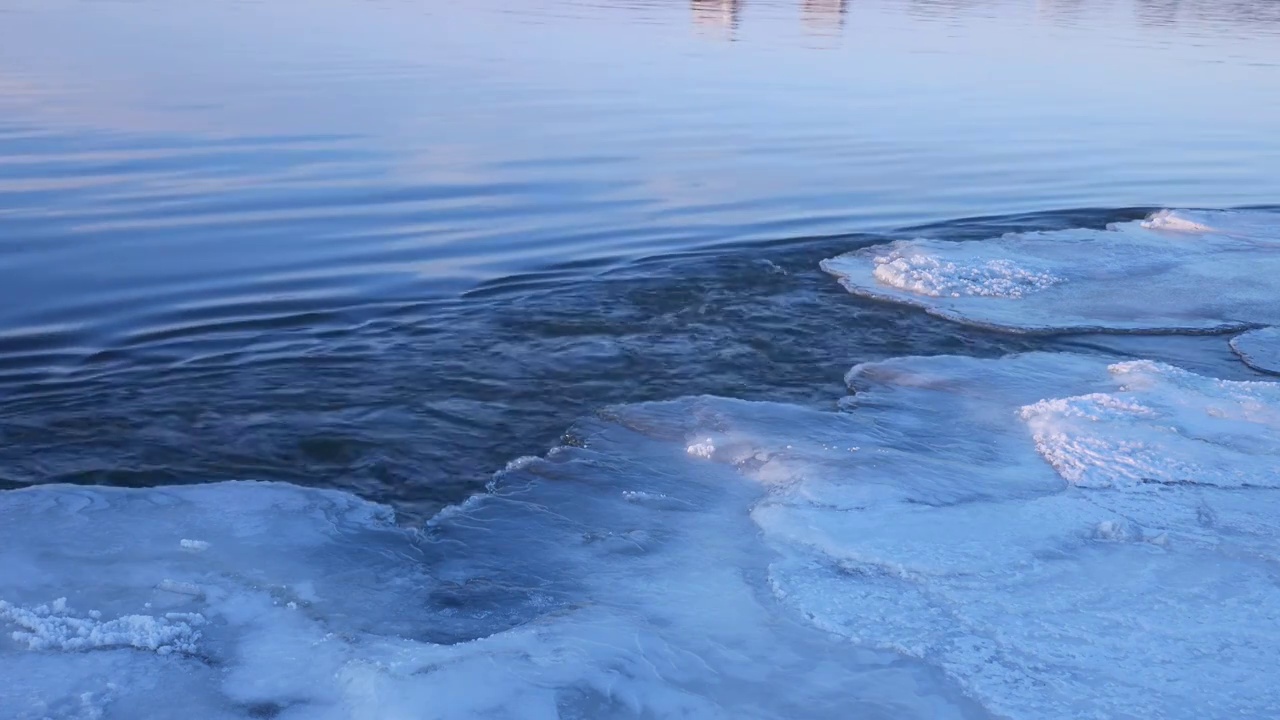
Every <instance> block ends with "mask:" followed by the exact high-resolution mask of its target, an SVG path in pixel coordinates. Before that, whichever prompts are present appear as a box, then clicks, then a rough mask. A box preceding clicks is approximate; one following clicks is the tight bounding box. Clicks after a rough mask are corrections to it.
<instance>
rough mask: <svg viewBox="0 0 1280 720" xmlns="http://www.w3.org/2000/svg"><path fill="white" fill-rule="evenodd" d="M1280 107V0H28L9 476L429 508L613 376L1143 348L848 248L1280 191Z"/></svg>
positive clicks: (719, 385)
mask: <svg viewBox="0 0 1280 720" xmlns="http://www.w3.org/2000/svg"><path fill="white" fill-rule="evenodd" d="M1277 128H1280V4H1277V3H1275V2H1272V1H1270V0H1254V1H1248V0H1237V1H1235V2H1210V1H1209V0H1189V1H1185V2H1179V1H1178V0H1165V1H1161V2H1153V1H1146V0H1116V1H1114V2H1105V1H1103V0H1096V1H1095V0H1052V1H1050V0H1038V1H1036V2H1031V1H1027V2H1013V1H1007V2H1001V1H991V2H976V1H975V2H966V1H964V0H948V1H940V0H938V1H931V2H925V1H924V0H914V1H908V0H851V1H849V2H842V1H841V0H825V1H824V0H803V1H800V0H786V1H783V0H747V1H745V2H732V1H730V0H721V1H703V0H694V1H693V2H677V1H675V0H671V1H666V2H657V1H647V0H646V1H642V0H631V1H629V2H617V3H602V2H581V1H571V0H562V1H557V0H531V1H529V2H507V3H502V2H494V1H490V0H480V1H479V2H472V3H448V2H392V1H390V0H387V1H382V2H368V1H364V2H357V1H356V0H316V1H315V2H306V3H304V2H292V1H290V2H248V1H246V2H234V3H230V2H229V3H196V2H154V1H147V0H138V1H128V0H119V1H113V2H89V1H87V0H86V1H71V0H12V1H11V2H8V3H6V4H5V6H4V8H3V9H0V484H3V485H4V486H9V487H12V486H22V485H27V484H34V483H47V482H64V481H69V482H80V483H108V484H121V485H151V484H161V483H175V482H179V483H181V482H204V481H211V480H222V479H231V478H259V479H277V480H288V481H291V482H296V483H302V484H310V485H324V486H336V487H342V488H346V489H351V490H354V491H356V492H358V493H360V494H361V495H363V496H365V497H369V498H372V499H375V500H380V501H387V502H392V503H394V504H395V505H396V506H397V507H398V508H399V509H400V510H402V511H403V512H404V516H405V517H406V518H408V519H409V520H410V521H413V520H416V519H420V518H422V517H424V516H426V515H429V514H430V513H431V512H433V511H434V510H435V509H437V508H438V507H439V506H440V504H441V503H445V502H451V501H455V500H457V499H458V498H460V497H463V496H465V495H466V494H467V493H469V492H472V491H474V490H475V489H476V488H478V487H480V486H481V485H482V484H483V482H484V481H485V480H486V479H487V478H488V477H489V476H490V474H491V473H492V472H493V471H494V470H496V469H498V468H500V467H502V465H503V464H504V463H505V462H507V461H508V460H510V459H511V458H514V457H516V456H519V455H525V454H530V453H536V452H539V451H541V450H544V449H545V448H546V447H547V446H548V445H549V444H552V443H554V442H555V441H556V440H557V438H558V437H559V435H560V433H561V432H562V431H563V430H564V429H565V428H566V427H569V426H570V425H571V424H572V422H573V421H574V420H575V419H576V418H578V417H581V416H582V415H584V414H587V413H590V412H592V411H594V410H596V409H598V408H600V407H602V406H605V405H608V404H610V403H618V402H633V401H639V400H648V399H658V398H667V397H677V396H683V395H689V394H698V393H714V394H720V395H728V396H737V397H749V398H760V399H774V400H786V401H791V402H801V403H818V404H821V403H828V404H829V403H830V402H831V398H832V397H835V396H837V395H838V394H839V393H841V392H844V390H843V389H842V388H843V384H842V382H841V376H842V374H843V373H844V371H845V370H847V369H848V367H849V366H850V365H852V364H853V363H855V362H859V361H864V360H871V359H879V358H885V357H892V356H897V355H903V354H912V353H916V354H934V353H940V352H958V353H964V354H979V355H982V354H999V353H1004V352H1009V351H1014V350H1023V349H1031V348H1036V347H1046V346H1071V347H1074V348H1077V349H1078V348H1080V347H1086V346H1087V347H1090V348H1094V349H1097V350H1098V351H1099V352H1113V353H1118V354H1124V353H1127V352H1130V351H1131V349H1132V348H1130V347H1128V346H1124V345H1123V343H1119V344H1117V342H1115V341H1109V340H1105V339H1097V338H1069V337H1056V338H1055V337H1050V338H1019V337H1013V336H1000V335H994V334H988V333H984V332H979V331H974V330H971V329H964V328H958V327H956V326H952V325H949V324H946V323H944V322H942V321H940V320H936V319H933V318H930V317H928V316H925V315H923V314H922V313H919V312H915V311H911V310H907V309H902V308H896V307H889V306H884V305H879V304H876V303H873V302H870V301H865V300H859V299H856V298H853V297H850V296H849V295H847V294H846V293H844V292H843V290H841V289H840V288H839V287H838V286H837V285H836V284H835V283H834V282H833V281H832V280H831V279H830V278H829V277H827V276H825V275H823V274H822V273H820V272H819V271H818V268H817V263H818V261H819V260H821V259H822V258H825V257H830V256H832V255H834V254H837V253H839V252H843V251H846V250H850V249H854V248H856V247H859V246H860V245H864V244H868V243H872V242H878V241H883V240H886V239H891V238H897V237H904V236H910V235H916V234H929V235H936V236H939V237H947V238H956V239H965V238H980V237H989V236H991V235H994V234H999V233H1001V232H1006V231H1019V230H1027V229H1035V228H1045V229H1054V228H1063V227H1080V226H1098V227H1100V226H1102V225H1104V224H1105V223H1107V222H1111V221H1116V220H1125V219H1133V218H1138V217H1142V216H1143V215H1144V214H1145V213H1146V212H1148V211H1149V210H1151V209H1153V208H1158V207H1173V206H1193V207H1235V206H1245V205H1274V204H1276V203H1277V202H1280V133H1277V132H1276V129H1277ZM1142 352H1143V353H1144V354H1146V355H1151V354H1152V353H1153V352H1155V351H1154V350H1153V349H1152V348H1151V347H1146V346H1144V347H1143V349H1142ZM1159 353H1163V354H1164V355H1170V354H1173V355H1179V357H1181V358H1183V359H1184V360H1186V362H1188V363H1194V362H1195V361H1196V360H1195V359H1196V358H1202V357H1205V356H1206V355H1208V356H1213V355H1214V354H1218V353H1220V354H1222V355H1224V356H1225V354H1226V353H1227V350H1226V349H1225V345H1224V344H1223V343H1221V342H1220V341H1215V343H1212V344H1209V343H1201V342H1200V341H1199V340H1196V339H1190V338H1188V339H1182V340H1178V341H1176V342H1175V341H1169V342H1168V343H1166V344H1163V345H1161V347H1160V349H1159ZM1241 372H1244V370H1241Z"/></svg>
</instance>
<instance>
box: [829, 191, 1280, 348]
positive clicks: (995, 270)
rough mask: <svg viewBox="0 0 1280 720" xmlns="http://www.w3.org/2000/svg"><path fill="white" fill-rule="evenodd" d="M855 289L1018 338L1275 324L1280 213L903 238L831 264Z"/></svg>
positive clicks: (1198, 214)
mask: <svg viewBox="0 0 1280 720" xmlns="http://www.w3.org/2000/svg"><path fill="white" fill-rule="evenodd" d="M822 268H823V269H824V270H826V271H827V272H828V273H831V274H832V275H834V276H836V277H837V278H838V279H839V280H840V282H841V283H842V284H843V285H844V286H845V288H847V289H848V290H849V291H850V292H852V293H854V294H856V295H860V296H864V297H869V298H875V299H880V300H887V301H892V302H898V303H903V304H907V305H913V306H916V307H920V308H923V309H925V310H926V311H928V312H930V313H933V314H935V315H938V316H941V317H944V318H948V319H950V320H954V321H957V322H962V323H968V324H973V325H978V326H983V327H990V328H996V329H1001V330H1007V331H1013V332H1052V331H1123V332H1178V331H1181V332H1222V331H1230V330H1240V329H1248V328H1251V327H1256V326H1260V325H1273V324H1280V302H1276V298H1277V296H1280V213H1275V212H1267V211H1261V210H1249V211H1244V210H1239V211H1228V210H1218V211H1185V210H1177V211H1173V210H1163V211H1160V212H1158V213H1155V214H1153V215H1152V216H1151V217H1150V218H1148V219H1147V220H1144V221H1138V222H1128V223H1117V224H1113V225H1111V226H1109V227H1107V228H1106V229H1101V230H1094V229H1074V230H1061V231H1052V232H1028V233H1013V234H1008V235H1004V236H1002V237H998V238H992V239H988V240H980V241H966V242H950V241H947V240H937V239H916V240H898V241H895V242H892V243H889V244H887V245H878V246H873V247H868V248H864V249H862V250H858V251H856V252H853V253H850V254H847V255H841V256H838V257H834V258H830V259H827V260H824V261H823V262H822Z"/></svg>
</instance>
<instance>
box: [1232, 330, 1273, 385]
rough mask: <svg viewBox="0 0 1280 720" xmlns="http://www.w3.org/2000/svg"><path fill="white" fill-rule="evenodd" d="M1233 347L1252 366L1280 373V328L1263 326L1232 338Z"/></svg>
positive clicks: (1264, 370)
mask: <svg viewBox="0 0 1280 720" xmlns="http://www.w3.org/2000/svg"><path fill="white" fill-rule="evenodd" d="M1231 349H1232V350H1234V351H1235V353H1236V354H1237V355H1239V356H1240V359H1241V360H1243V361H1244V362H1245V364H1246V365H1248V366H1249V367H1251V368H1255V369H1257V370H1261V371H1263V372H1269V373H1276V374H1280V328H1261V329H1259V330H1251V331H1249V332H1247V333H1242V334H1240V335H1237V336H1235V337H1234V338H1232V339H1231Z"/></svg>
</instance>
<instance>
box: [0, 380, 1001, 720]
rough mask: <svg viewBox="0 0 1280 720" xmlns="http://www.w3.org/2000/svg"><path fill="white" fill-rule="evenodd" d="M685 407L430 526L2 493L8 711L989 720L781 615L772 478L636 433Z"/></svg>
mask: <svg viewBox="0 0 1280 720" xmlns="http://www.w3.org/2000/svg"><path fill="white" fill-rule="evenodd" d="M686 409H687V406H683V405H680V406H665V407H664V406H659V407H654V408H637V409H634V410H632V409H626V410H624V412H625V420H624V418H623V417H622V416H620V417H619V422H613V423H606V422H600V423H588V424H587V425H584V426H582V428H581V432H584V433H587V432H589V433H591V434H592V436H593V439H592V441H591V444H592V445H593V446H594V447H595V448H596V449H579V448H569V449H564V450H561V451H558V452H556V453H553V454H552V455H551V456H550V457H549V458H548V459H545V460H542V459H527V460H525V461H523V462H520V463H515V464H513V466H512V468H511V469H510V470H509V471H507V472H505V473H503V474H501V475H500V477H499V478H498V479H497V480H496V481H495V488H494V490H493V492H492V493H490V494H488V495H485V496H482V497H479V498H475V499H473V500H471V501H469V502H467V503H465V504H463V505H462V506H459V507H457V508H454V509H453V510H452V511H450V512H449V513H446V514H444V515H443V516H441V517H439V518H437V520H436V521H434V522H433V523H432V524H431V525H430V526H429V527H428V528H426V529H425V530H424V531H422V532H417V531H411V530H406V529H402V528H399V527H396V526H395V525H394V523H392V522H391V517H390V515H389V513H388V512H387V510H386V509H385V508H382V507H379V506H376V505H372V504H369V503H365V502H362V501H360V500H358V499H356V498H353V497H351V496H348V495H344V494H341V493H337V492H326V491H318V490H310V489H303V488H298V487H294V486H289V485H280V484H255V483H224V484H216V485H207V486H192V487H180V488H160V489H150V490H128V489H103V488H83V487H67V486H46V487H40V488H31V489H24V490H19V491H11V492H6V493H0V598H3V602H2V603H0V631H3V635H0V666H2V667H4V669H5V672H4V675H5V681H4V683H2V684H0V717H4V718H6V719H7V718H19V719H27V718H31V719H42V718H55V719H62V718H75V719H77V720H90V719H93V720H113V719H120V720H133V719H136V718H158V717H171V716H172V713H173V709H174V708H181V709H182V713H181V714H182V716H183V717H198V718H201V720H223V719H231V718H235V719H238V720H247V719H249V718H254V719H261V718H279V719H282V720H295V719H306V720H329V719H338V718H342V719H352V720H358V719H363V718H378V719H379V720H384V719H385V720H398V719H407V718H414V719H418V718H458V719H464V718H465V719H468V720H469V719H471V718H533V719H541V718H547V719H550V718H565V719H569V718H581V719H584V720H585V719H587V718H591V719H595V718H642V717H643V718H677V717H688V718H753V717H754V718H801V717H815V718H835V717H845V716H846V713H848V712H854V713H856V714H858V715H859V716H860V717H872V718H876V717H879V718H899V717H907V718H911V717H914V718H932V717H945V718H964V717H976V716H977V713H976V709H975V708H974V707H973V706H972V703H971V701H968V700H966V699H965V698H963V696H962V695H961V694H960V692H959V691H958V689H956V688H955V687H954V686H951V685H949V684H948V683H946V682H945V680H944V678H943V677H942V675H941V673H939V672H937V671H936V669H933V668H930V667H929V666H927V665H925V664H923V663H918V664H915V665H904V664H902V663H894V662H893V658H892V657H891V656H889V655H887V654H884V653H876V652H871V651H866V650H862V649H860V648H858V647H856V646H852V645H849V644H847V643H842V642H840V641H839V640H838V639H836V638H833V637H831V636H829V635H827V634H824V633H822V632H819V631H817V630H815V629H814V628H812V627H811V626H808V625H806V624H804V623H801V622H798V621H796V620H793V619H790V618H787V617H786V616H785V614H781V613H779V608H778V606H777V605H776V602H775V601H774V600H773V598H772V597H771V595H770V593H769V592H768V589H767V586H766V584H765V580H764V579H765V577H766V572H767V568H766V565H765V556H764V555H763V554H762V550H763V548H762V547H761V545H760V543H759V540H758V538H757V536H756V533H755V532H754V531H753V529H752V527H751V523H750V520H749V518H748V516H747V508H748V506H749V503H750V501H751V499H752V498H755V497H757V496H758V495H759V491H758V489H757V488H754V487H751V486H750V485H748V484H746V483H743V482H742V481H741V479H740V478H737V477H736V476H735V474H734V473H733V471H732V470H731V469H728V468H716V467H714V466H706V465H699V466H696V468H695V467H694V466H691V465H689V464H688V460H687V456H686V455H685V453H684V446H683V444H681V443H671V442H666V441H661V442H655V441H653V440H650V439H648V438H646V437H645V436H644V435H642V434H638V433H636V432H634V431H632V430H628V429H627V428H626V427H625V425H624V424H623V423H624V422H630V423H636V424H641V425H649V424H651V425H653V426H655V427H662V428H668V429H669V428H674V427H678V426H679V425H680V424H681V423H684V422H685V418H684V410H686ZM692 469H696V470H697V475H696V476H689V475H684V474H681V473H683V472H685V471H688V470H692Z"/></svg>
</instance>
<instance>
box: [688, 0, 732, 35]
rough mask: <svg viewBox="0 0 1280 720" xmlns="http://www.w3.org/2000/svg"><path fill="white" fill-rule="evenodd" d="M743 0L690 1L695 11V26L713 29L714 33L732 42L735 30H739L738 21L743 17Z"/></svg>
mask: <svg viewBox="0 0 1280 720" xmlns="http://www.w3.org/2000/svg"><path fill="white" fill-rule="evenodd" d="M742 2H743V0H689V6H690V7H691V8H692V10H693V22H694V24H695V25H698V26H702V27H706V28H710V29H712V31H713V32H716V33H717V34H719V35H721V36H723V37H725V38H727V39H730V40H732V39H733V37H734V32H733V31H734V30H737V28H738V19H739V17H740V16H741V15H742Z"/></svg>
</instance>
